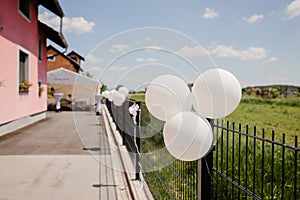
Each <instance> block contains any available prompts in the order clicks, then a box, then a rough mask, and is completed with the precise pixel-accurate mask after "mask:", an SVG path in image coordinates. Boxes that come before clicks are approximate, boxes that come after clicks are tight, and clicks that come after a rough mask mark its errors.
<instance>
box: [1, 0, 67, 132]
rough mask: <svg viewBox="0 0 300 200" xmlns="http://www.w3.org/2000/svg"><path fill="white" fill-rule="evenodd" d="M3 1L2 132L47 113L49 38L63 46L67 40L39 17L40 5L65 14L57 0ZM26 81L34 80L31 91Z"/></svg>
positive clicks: (65, 46)
mask: <svg viewBox="0 0 300 200" xmlns="http://www.w3.org/2000/svg"><path fill="white" fill-rule="evenodd" d="M0 5H1V6H0V136H1V135H3V134H6V133H8V132H11V131H13V130H16V129H18V128H21V127H23V126H26V125H28V124H30V123H33V122H35V121H38V120H40V119H43V118H45V117H46V113H45V111H46V110H47V92H46V91H47V85H46V83H47V80H46V78H47V76H46V73H47V44H46V39H47V38H48V39H50V40H51V41H53V42H54V43H56V44H57V45H59V46H60V47H62V48H67V43H66V41H65V39H64V37H63V35H62V33H61V32H57V31H55V30H53V29H52V28H50V27H48V26H47V25H46V24H43V23H41V22H39V21H38V7H39V6H40V5H41V6H43V7H45V8H46V9H48V10H49V11H51V12H53V13H54V14H56V15H57V16H59V17H60V18H62V17H63V16H64V13H63V11H62V9H61V7H60V5H59V3H58V1H57V0H0ZM24 81H26V82H27V81H28V82H29V83H31V84H32V86H31V87H30V88H29V90H28V91H27V89H23V88H21V87H20V83H21V82H24ZM40 88H43V89H44V92H42V93H41V94H39V89H40ZM24 90H25V91H24Z"/></svg>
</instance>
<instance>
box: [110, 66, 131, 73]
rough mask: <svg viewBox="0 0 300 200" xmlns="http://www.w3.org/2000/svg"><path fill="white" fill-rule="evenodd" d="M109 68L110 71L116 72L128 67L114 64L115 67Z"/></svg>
mask: <svg viewBox="0 0 300 200" xmlns="http://www.w3.org/2000/svg"><path fill="white" fill-rule="evenodd" d="M108 70H109V71H116V72H123V71H126V70H128V67H125V66H124V67H119V66H113V67H110V68H109V69H108Z"/></svg>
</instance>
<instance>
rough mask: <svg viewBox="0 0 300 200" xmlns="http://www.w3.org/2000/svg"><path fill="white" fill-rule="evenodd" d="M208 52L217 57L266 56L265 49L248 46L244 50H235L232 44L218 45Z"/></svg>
mask: <svg viewBox="0 0 300 200" xmlns="http://www.w3.org/2000/svg"><path fill="white" fill-rule="evenodd" d="M210 53H212V54H214V55H216V56H217V57H223V58H233V57H236V58H239V59H241V60H260V59H263V58H264V57H266V55H267V51H266V50H265V49H264V48H261V47H249V48H248V49H246V50H237V49H234V48H233V46H225V45H218V46H216V47H215V48H214V49H213V50H211V51H210Z"/></svg>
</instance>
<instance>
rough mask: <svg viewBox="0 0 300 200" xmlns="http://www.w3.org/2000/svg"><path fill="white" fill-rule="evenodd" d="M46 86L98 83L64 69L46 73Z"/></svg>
mask: <svg viewBox="0 0 300 200" xmlns="http://www.w3.org/2000/svg"><path fill="white" fill-rule="evenodd" d="M47 83H48V84H83V85H86V84H95V85H98V84H99V83H98V81H96V80H95V79H92V78H89V77H87V76H83V75H81V74H78V73H75V72H73V71H70V70H67V69H65V68H59V69H55V70H52V71H49V72H47Z"/></svg>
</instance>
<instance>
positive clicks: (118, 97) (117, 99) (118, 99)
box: [113, 92, 125, 106]
mask: <svg viewBox="0 0 300 200" xmlns="http://www.w3.org/2000/svg"><path fill="white" fill-rule="evenodd" d="M124 101H125V96H124V95H123V94H121V93H119V92H115V93H114V95H113V102H114V104H115V105H116V106H121V105H122V104H123V102H124Z"/></svg>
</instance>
